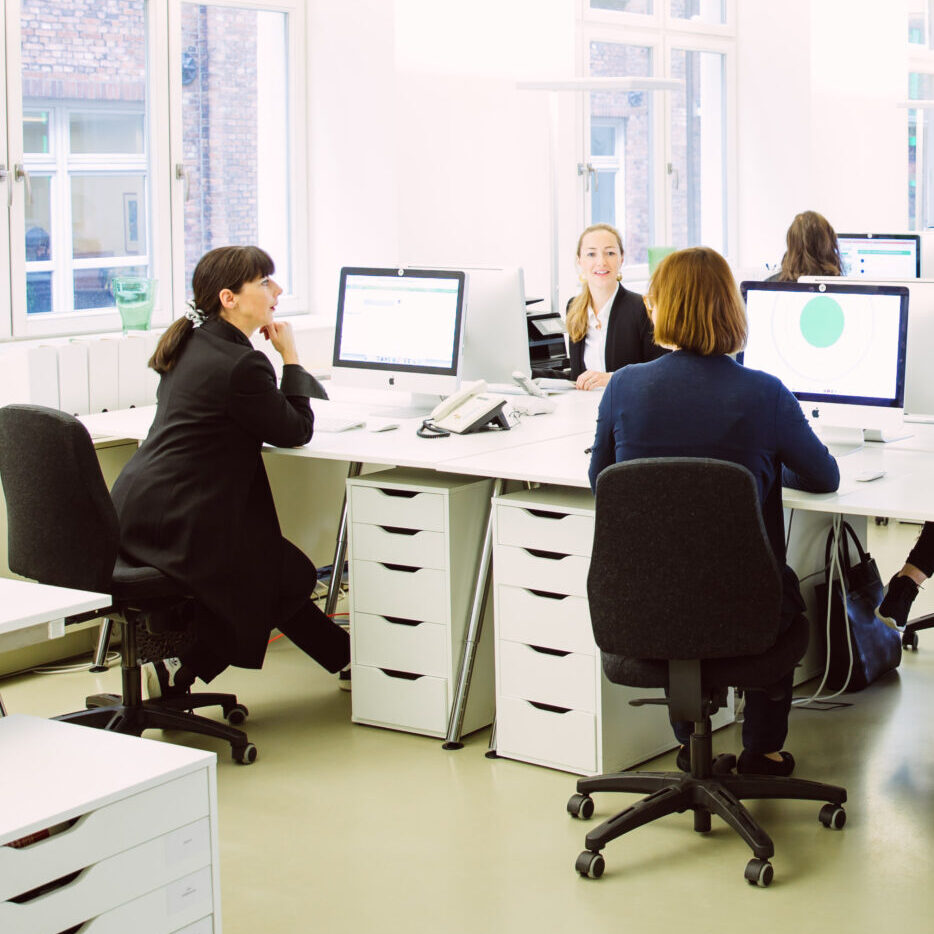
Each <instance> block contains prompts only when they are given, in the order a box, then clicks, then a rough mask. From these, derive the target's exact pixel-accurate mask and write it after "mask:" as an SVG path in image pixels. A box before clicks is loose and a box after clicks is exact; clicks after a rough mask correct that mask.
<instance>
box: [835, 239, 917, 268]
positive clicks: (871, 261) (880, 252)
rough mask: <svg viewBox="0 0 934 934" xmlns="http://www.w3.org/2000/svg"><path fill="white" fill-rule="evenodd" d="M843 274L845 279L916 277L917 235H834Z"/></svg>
mask: <svg viewBox="0 0 934 934" xmlns="http://www.w3.org/2000/svg"><path fill="white" fill-rule="evenodd" d="M837 245H838V246H839V247H840V259H841V260H842V262H843V275H844V276H846V277H847V278H848V279H917V278H918V277H919V276H920V275H921V236H920V234H910V233H898V234H871V233H867V234H843V233H841V234H837Z"/></svg>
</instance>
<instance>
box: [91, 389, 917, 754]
mask: <svg viewBox="0 0 934 934" xmlns="http://www.w3.org/2000/svg"><path fill="white" fill-rule="evenodd" d="M334 389H335V395H336V396H337V397H338V398H337V399H336V400H335V401H329V402H319V401H314V400H313V404H312V407H313V408H314V409H315V410H316V411H320V412H322V413H324V412H327V413H328V414H339V413H342V412H348V411H357V412H359V411H360V408H361V405H364V407H365V404H362V403H361V402H360V401H359V398H358V399H353V400H348V401H345V400H344V399H343V398H342V396H343V394H342V393H339V392H338V391H337V390H338V389H339V387H334ZM554 398H555V401H556V403H557V409H556V411H555V412H554V413H553V414H549V415H538V416H531V417H525V418H522V419H521V420H520V421H519V423H518V425H517V427H516V428H514V429H512V430H510V431H508V432H505V431H504V432H486V433H480V434H473V435H452V436H450V437H447V438H440V439H424V438H419V437H417V436H416V434H415V429H416V428H417V426H418V424H419V423H420V420H419V419H405V420H402V422H401V427H400V428H399V429H397V430H394V431H390V432H382V433H374V432H368V431H365V430H364V429H353V430H351V431H346V432H338V433H319V434H318V435H316V436H315V437H314V438H313V439H312V440H311V441H310V442H309V443H308V444H307V445H304V446H303V447H300V448H293V449H282V448H278V449H275V450H276V451H277V453H278V454H281V455H283V456H287V457H313V458H322V459H331V460H341V461H350V462H351V474H354V473H355V472H356V471H359V467H360V464H362V463H374V464H386V465H391V466H399V467H402V466H404V467H413V468H420V469H425V470H438V471H443V472H446V473H460V474H467V475H471V476H479V477H488V478H492V479H493V480H494V481H495V483H494V495H498V494H499V493H500V492H502V490H503V481H506V480H516V481H528V482H536V483H547V484H553V485H556V486H568V487H579V488H586V487H589V481H588V477H587V471H588V467H589V465H590V456H589V455H588V454H586V453H585V449H586V448H587V447H589V446H590V445H591V444H592V442H593V435H594V427H595V424H596V412H597V406H598V404H599V400H600V393H587V392H576V391H574V392H569V393H565V394H564V395H562V396H558V397H554ZM154 411H155V409H154V408H152V407H150V408H148V409H135V410H129V411H123V412H110V413H105V414H102V415H94V416H86V417H84V418H83V419H82V420H83V421H84V422H85V424H86V425H87V426H88V428H89V429H90V430H91V432H92V434H96V435H98V436H109V437H121V438H131V439H134V438H135V439H141V438H144V437H145V436H146V434H147V433H148V430H149V425H150V423H151V420H152V417H153V414H154ZM910 430H912V431H913V432H914V434H913V436H912V437H910V438H906V439H904V440H902V441H899V442H894V443H890V444H884V445H883V444H876V443H868V444H866V446H865V447H864V448H863V449H862V450H860V451H858V452H856V453H855V454H851V455H848V456H846V457H844V458H841V459H840V462H839V463H840V470H841V476H842V480H841V488H840V490H839V491H838V492H836V493H827V494H813V493H802V492H800V491H797V490H789V489H785V490H784V491H783V502H784V505H785V507H786V508H789V509H795V510H801V511H803V512H805V513H809V514H815V515H814V516H813V518H814V519H817V517H818V516H819V515H820V514H832V513H840V514H844V515H855V516H886V517H890V518H896V519H915V520H918V519H931V520H934V483H931V482H930V477H931V476H932V475H934V426H932V425H924V424H914V425H910ZM870 467H881V468H882V469H884V470H886V472H887V473H886V476H885V477H883V478H882V479H879V480H874V481H871V482H869V483H860V482H858V481H856V479H855V476H856V474H857V473H859V472H860V471H862V470H865V469H867V468H870ZM796 524H797V525H798V526H799V527H800V523H796ZM812 537H813V536H812ZM491 546H492V529H491V525H490V518H489V517H488V520H487V536H486V544H485V546H484V552H483V555H482V556H481V562H480V569H479V573H478V581H477V590H476V593H475V597H474V603H473V606H472V609H471V618H470V623H469V625H468V637H467V641H466V642H465V646H464V658H463V660H462V664H461V670H460V679H459V681H458V688H457V690H458V699H457V701H456V702H455V704H454V710H453V712H452V719H451V723H450V724H449V728H448V734H447V742H446V746H447V747H448V748H455V747H456V746H457V745H459V743H458V740H459V736H460V724H461V722H462V720H461V719H458V717H460V718H462V715H463V707H464V702H465V698H466V690H467V686H468V683H469V678H470V668H471V665H472V658H473V656H472V653H473V652H474V651H475V648H476V643H477V640H478V638H479V625H480V622H479V620H480V613H481V609H482V603H483V593H484V588H485V582H486V579H487V575H488V573H489V560H490V552H491ZM345 548H346V521H345V520H342V524H341V531H340V533H339V536H338V543H337V547H336V549H335V560H334V564H333V567H334V568H335V572H337V573H339V570H340V569H342V568H343V561H344V549H345ZM818 550H819V551H820V555H819V556H817V554H816V552H817V551H818ZM793 551H794V549H792V552H793ZM795 557H796V556H795V555H793V554H790V555H789V561H790V562H791V563H792V564H793V565H795V564H796V563H797V562H796V560H795ZM822 557H823V545H822V544H821V546H820V548H819V549H818V548H817V547H816V546H815V545H814V543H813V542H810V543H809V545H808V553H807V555H806V561H805V566H804V567H803V568H802V569H801V570H802V571H803V573H805V574H806V573H810V572H811V571H813V570H816V569H817V567H818V564H819V566H822V565H823V561H822ZM332 590H333V591H334V596H336V588H332ZM331 611H332V610H329V612H331Z"/></svg>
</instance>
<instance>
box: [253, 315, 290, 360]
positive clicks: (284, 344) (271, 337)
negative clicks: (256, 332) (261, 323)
mask: <svg viewBox="0 0 934 934" xmlns="http://www.w3.org/2000/svg"><path fill="white" fill-rule="evenodd" d="M260 330H261V331H262V332H263V337H265V338H266V340H268V341H272V346H273V347H275V348H276V350H277V351H278V352H279V353H280V354H281V355H282V362H283V363H298V351H297V350H296V348H295V335H294V334H293V333H292V325H291V324H289V322H288V321H272V322H270V323H269V324H267V325H266V326H265V327H262V328H260Z"/></svg>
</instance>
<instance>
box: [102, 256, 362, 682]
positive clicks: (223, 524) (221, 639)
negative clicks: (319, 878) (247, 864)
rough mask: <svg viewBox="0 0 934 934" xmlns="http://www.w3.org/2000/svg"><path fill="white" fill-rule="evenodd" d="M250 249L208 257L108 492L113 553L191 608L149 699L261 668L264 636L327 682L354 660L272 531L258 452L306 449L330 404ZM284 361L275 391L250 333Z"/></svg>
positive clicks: (305, 573) (169, 336)
mask: <svg viewBox="0 0 934 934" xmlns="http://www.w3.org/2000/svg"><path fill="white" fill-rule="evenodd" d="M272 272H273V263H272V260H271V259H270V258H269V256H268V255H267V254H266V253H265V252H263V250H261V249H259V248H258V247H249V246H231V247H220V248H218V249H215V250H211V251H210V252H209V253H206V254H205V255H204V256H203V257H202V258H201V259H200V260H199V262H198V265H197V267H196V268H195V272H194V276H193V278H192V288H193V291H194V302H193V303H191V304H192V307H191V309H190V310H189V311H188V312H187V313H186V316H185V317H184V318H180V319H179V320H178V321H176V322H175V323H174V324H172V325H171V327H169V329H168V330H167V331H166V332H165V334H164V335H163V336H162V338H161V339H160V341H159V344H158V346H157V347H156V351H155V353H154V354H153V357H152V359H151V360H150V361H149V365H150V366H151V367H153V369H155V370H156V371H157V372H158V373H160V374H161V380H160V382H159V390H158V396H157V398H158V406H157V409H156V417H155V420H154V422H153V425H152V429H151V430H150V432H149V436H148V437H147V438H146V440H145V441H144V442H143V444H142V445H141V447H140V449H139V451H138V452H137V453H136V454H135V455H134V456H133V457H132V459H131V460H130V461H129V463H128V464H127V465H126V467H125V468H124V469H123V472H122V473H121V474H120V476H119V477H118V479H117V482H116V483H115V484H114V487H113V491H112V495H113V500H114V503H115V505H116V508H117V512H118V515H119V517H120V537H121V552H122V554H123V557H124V558H125V559H126V560H127V562H129V563H130V564H138V565H145V566H150V567H155V568H158V569H159V570H160V571H162V572H163V573H164V574H165V575H166V576H168V577H169V578H171V579H172V580H174V581H176V582H178V584H180V585H181V586H182V587H183V588H184V589H185V590H186V591H187V592H188V593H191V594H192V595H193V596H194V597H195V600H196V605H197V615H196V626H195V633H196V643H195V645H194V646H193V647H192V649H191V650H190V651H189V652H188V653H186V654H185V655H183V656H182V657H181V659H178V660H176V659H172V660H168V663H167V664H166V665H160V666H159V667H157V668H156V669H154V670H151V671H147V681H148V682H149V688H150V694H151V696H153V695H154V696H158V695H159V694H162V695H168V694H173V693H181V692H184V691H185V690H187V689H188V688H189V687H190V686H191V683H192V682H193V680H194V678H195V677H199V678H201V679H202V680H203V681H210V680H211V679H212V678H213V677H215V676H216V675H217V674H219V673H220V672H221V671H223V669H224V668H226V667H227V666H228V665H240V666H243V667H246V668H260V667H261V666H262V664H263V658H264V655H265V652H266V645H267V643H268V641H269V633H270V630H271V629H273V628H274V627H277V628H278V629H280V630H281V631H282V632H283V633H285V634H286V635H287V636H288V637H289V638H290V639H291V640H292V641H293V642H294V643H295V644H296V645H298V646H299V647H300V648H301V649H303V650H304V651H305V652H307V653H308V654H309V655H311V657H312V658H314V659H315V660H316V661H318V662H320V663H321V664H322V665H323V666H324V667H325V668H327V669H328V670H329V671H339V670H340V669H341V668H343V667H344V666H346V665H347V664H348V662H349V660H350V644H349V638H348V636H347V633H346V632H345V631H344V630H343V629H341V628H340V627H339V626H337V625H336V624H335V623H333V622H332V621H331V620H330V619H328V618H327V616H325V615H324V613H322V611H321V610H320V609H319V608H318V607H317V606H316V605H315V604H314V603H312V601H311V600H310V599H309V595H310V594H311V592H312V590H313V589H314V586H315V582H316V580H317V571H316V569H315V567H314V565H313V564H312V563H311V562H310V561H309V560H308V558H307V557H306V556H305V555H304V554H303V553H302V552H301V551H299V550H298V548H296V547H295V546H294V545H292V544H291V543H290V542H288V541H286V539H284V538H283V537H282V535H281V533H280V530H279V521H278V518H277V516H276V510H275V506H274V504H273V499H272V493H271V491H270V488H269V482H268V480H267V478H266V470H265V468H264V467H263V460H262V456H261V453H260V452H261V448H262V445H263V443H264V442H265V443H268V444H273V445H276V446H279V447H294V446H297V445H301V444H305V443H306V442H307V441H308V440H309V439H310V438H311V435H312V431H313V428H314V414H313V413H312V411H311V407H310V405H309V402H308V400H309V397H311V396H317V397H323V398H326V396H325V394H324V391H323V389H322V388H321V386H320V384H318V382H317V380H315V378H314V377H313V376H312V375H311V374H310V373H308V372H307V371H306V370H305V369H304V368H303V367H302V366H301V365H300V364H299V362H298V354H297V352H296V349H295V340H294V338H293V336H292V329H291V326H290V325H289V324H288V323H286V322H279V321H275V320H274V318H273V313H274V311H275V306H276V301H277V300H278V297H279V295H280V294H281V292H282V289H281V288H280V287H279V286H278V285H277V284H276V283H275V282H274V281H273V279H272V278H271V275H272ZM257 330H261V331H262V333H263V334H264V336H265V337H266V339H267V340H269V341H270V342H271V343H272V345H273V347H274V348H275V349H276V351H277V352H278V353H279V354H281V356H282V363H283V368H282V381H281V384H280V385H279V386H277V385H276V377H275V372H274V370H273V368H272V364H271V363H270V362H269V360H268V359H267V357H266V355H265V354H263V353H262V352H260V351H258V350H254V349H253V346H252V344H251V343H250V340H249V338H250V336H251V335H252V334H253V333H255V332H256V331H257Z"/></svg>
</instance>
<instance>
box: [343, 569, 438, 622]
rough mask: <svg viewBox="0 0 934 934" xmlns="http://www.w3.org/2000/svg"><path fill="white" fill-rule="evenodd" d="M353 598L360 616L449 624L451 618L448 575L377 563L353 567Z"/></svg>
mask: <svg viewBox="0 0 934 934" xmlns="http://www.w3.org/2000/svg"><path fill="white" fill-rule="evenodd" d="M350 595H351V598H352V600H353V607H354V610H355V611H356V612H357V613H373V614H375V615H377V616H380V615H382V616H401V617H403V618H404V619H421V620H425V621H426V622H432V623H447V622H448V620H449V619H450V616H451V608H450V598H449V596H448V576H447V572H446V571H439V570H436V569H435V568H415V569H414V570H412V569H411V568H409V567H406V569H404V570H403V569H400V568H398V567H392V566H389V565H386V564H380V563H379V562H377V561H354V562H353V564H352V565H351V566H350Z"/></svg>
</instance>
